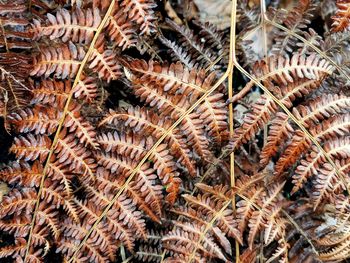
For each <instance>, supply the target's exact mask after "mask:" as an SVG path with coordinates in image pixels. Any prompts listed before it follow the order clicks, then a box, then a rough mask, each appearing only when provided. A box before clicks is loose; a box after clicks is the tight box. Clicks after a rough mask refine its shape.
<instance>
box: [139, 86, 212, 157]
mask: <svg viewBox="0 0 350 263" xmlns="http://www.w3.org/2000/svg"><path fill="white" fill-rule="evenodd" d="M134 89H135V94H136V95H137V96H139V97H140V98H141V100H142V101H145V102H146V103H147V104H149V105H150V106H153V107H157V110H158V111H159V112H162V114H164V115H165V116H167V115H170V118H172V119H173V120H174V121H176V120H177V119H178V118H179V117H180V116H181V115H182V114H184V113H185V112H186V110H187V109H188V108H189V107H190V104H189V102H188V100H187V98H186V97H185V96H180V95H175V96H172V95H168V93H165V92H164V91H163V90H160V89H157V88H154V87H152V86H146V85H137V86H135V87H134ZM181 131H182V132H183V133H184V134H185V136H186V137H187V138H188V139H187V143H188V144H189V145H190V147H193V148H194V150H195V151H196V152H197V154H198V155H199V156H201V157H203V158H204V159H207V160H210V159H211V153H210V151H209V150H208V148H209V141H208V140H207V139H206V137H205V134H204V127H203V123H202V121H201V119H200V118H199V116H198V115H197V114H196V113H191V114H189V115H188V117H186V118H185V119H184V120H183V122H182V128H181Z"/></svg>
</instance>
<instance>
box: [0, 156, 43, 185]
mask: <svg viewBox="0 0 350 263" xmlns="http://www.w3.org/2000/svg"><path fill="white" fill-rule="evenodd" d="M42 169H43V167H42V165H41V164H40V162H39V161H35V162H34V163H33V164H32V165H30V164H29V163H27V162H24V161H20V162H12V163H10V164H9V165H8V166H7V167H5V168H4V169H2V170H0V176H1V179H2V180H3V181H5V182H7V183H9V184H14V183H17V182H18V183H19V184H20V185H23V186H26V187H33V186H39V184H40V176H41V172H42Z"/></svg>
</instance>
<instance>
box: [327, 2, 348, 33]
mask: <svg viewBox="0 0 350 263" xmlns="http://www.w3.org/2000/svg"><path fill="white" fill-rule="evenodd" d="M337 8H338V9H337V11H336V13H335V15H334V16H332V20H333V24H332V29H331V30H332V32H339V31H344V30H346V29H347V28H348V27H349V16H350V14H349V11H350V6H349V2H348V1H344V0H337Z"/></svg>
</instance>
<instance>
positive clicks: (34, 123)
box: [8, 105, 61, 135]
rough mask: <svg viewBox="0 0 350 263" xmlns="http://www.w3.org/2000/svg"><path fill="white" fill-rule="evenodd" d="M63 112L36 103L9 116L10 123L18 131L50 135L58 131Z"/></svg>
mask: <svg viewBox="0 0 350 263" xmlns="http://www.w3.org/2000/svg"><path fill="white" fill-rule="evenodd" d="M60 119H61V112H60V111H57V110H56V109H55V108H49V107H45V106H39V105H36V106H34V108H25V109H23V110H20V111H18V112H15V113H12V114H11V115H9V116H8V120H9V123H10V124H11V125H13V126H14V127H15V130H16V132H19V133H28V132H32V133H34V134H47V135H50V134H52V133H53V132H55V131H56V128H57V126H58V122H59V120H60Z"/></svg>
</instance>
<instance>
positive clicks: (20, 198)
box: [0, 187, 36, 218]
mask: <svg viewBox="0 0 350 263" xmlns="http://www.w3.org/2000/svg"><path fill="white" fill-rule="evenodd" d="M35 201H36V192H35V191H34V190H32V189H30V188H24V187H23V188H22V189H21V190H17V189H13V190H12V191H11V192H10V193H9V194H8V195H7V196H4V198H3V200H2V203H1V213H0V218H4V217H6V216H9V215H15V216H19V215H21V214H29V213H31V212H32V210H33V208H34V204H35Z"/></svg>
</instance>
